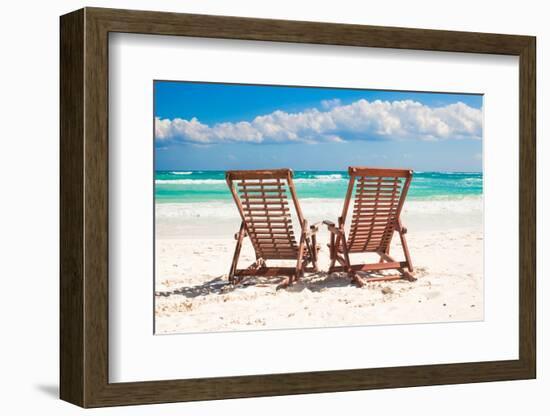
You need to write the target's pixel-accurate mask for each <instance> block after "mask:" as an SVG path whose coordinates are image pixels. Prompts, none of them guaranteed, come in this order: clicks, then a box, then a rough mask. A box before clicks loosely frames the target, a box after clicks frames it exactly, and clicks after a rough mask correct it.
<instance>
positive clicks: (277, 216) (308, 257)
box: [225, 169, 319, 287]
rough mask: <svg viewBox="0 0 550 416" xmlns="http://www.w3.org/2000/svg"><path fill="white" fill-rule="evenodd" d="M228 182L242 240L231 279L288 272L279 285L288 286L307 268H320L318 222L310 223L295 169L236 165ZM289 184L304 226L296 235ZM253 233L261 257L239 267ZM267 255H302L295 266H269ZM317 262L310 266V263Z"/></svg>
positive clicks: (237, 236) (278, 257)
mask: <svg viewBox="0 0 550 416" xmlns="http://www.w3.org/2000/svg"><path fill="white" fill-rule="evenodd" d="M225 177H226V181H227V185H228V186H229V189H230V190H231V194H232V195H233V199H234V200H235V203H236V204H237V208H238V209H239V214H240V216H241V220H242V223H241V227H240V229H239V232H238V233H237V234H235V239H236V240H237V245H236V247H235V254H234V255H233V262H232V263H231V269H230V271H229V281H230V282H231V283H234V284H235V283H238V282H240V281H241V280H242V279H243V278H244V277H246V276H287V277H286V279H285V280H284V281H283V283H281V284H280V285H279V287H285V286H287V285H288V284H291V283H293V282H294V281H295V280H296V279H298V278H300V277H301V276H302V275H303V273H304V271H314V272H316V271H317V254H318V250H319V249H318V247H317V242H316V237H315V233H316V232H317V230H318V227H317V225H311V226H309V227H308V223H307V221H306V220H305V219H304V216H303V214H302V210H301V209H300V203H299V202H298V198H297V196H296V190H295V188H294V182H293V181H292V177H293V173H292V171H291V170H290V169H275V170H233V171H227V172H226V174H225ZM287 188H288V191H289V193H290V196H291V200H292V204H293V205H294V208H295V212H296V216H297V218H298V222H299V227H300V230H299V231H298V234H299V236H300V237H299V242H297V241H296V238H295V234H294V229H293V227H292V219H291V211H290V204H289V201H288V198H287ZM245 237H249V238H250V241H251V243H252V246H253V247H254V251H255V253H256V261H255V262H254V263H253V264H252V265H251V266H250V267H248V268H246V269H240V270H239V269H237V262H238V260H239V255H240V252H241V247H242V242H243V240H244V238H245ZM267 260H296V266H295V267H267V264H266V261H267ZM310 263H311V264H312V267H311V268H308V269H306V266H307V265H308V264H310Z"/></svg>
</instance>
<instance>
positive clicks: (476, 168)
mask: <svg viewBox="0 0 550 416" xmlns="http://www.w3.org/2000/svg"><path fill="white" fill-rule="evenodd" d="M153 93H154V103H155V104H154V114H153V117H154V137H153V142H154V158H155V160H154V162H155V169H154V172H152V175H151V180H152V181H154V204H155V219H154V224H155V243H154V247H152V250H154V259H155V273H154V305H155V308H154V314H155V319H154V322H155V328H154V330H155V334H158V335H162V334H186V333H205V332H222V331H223V332H227V331H257V330H277V329H306V328H323V327H348V326H364V325H396V324H428V323H443V322H447V323H449V324H453V323H458V322H466V321H467V322H471V321H479V320H483V319H484V280H483V265H484V260H483V95H481V94H473V93H469V92H460V93H458V92H453V93H447V92H445V93H442V92H416V91H391V90H370V89H351V88H349V89H348V88H328V87H309V86H308V87H303V86H278V85H277V86H275V85H245V84H229V83H208V82H188V81H160V80H159V81H154V89H153Z"/></svg>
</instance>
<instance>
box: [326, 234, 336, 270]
mask: <svg viewBox="0 0 550 416" xmlns="http://www.w3.org/2000/svg"><path fill="white" fill-rule="evenodd" d="M329 244H330V247H329V251H330V266H329V267H328V272H329V273H330V272H331V271H332V269H333V267H334V265H335V264H336V239H335V238H334V233H330V243H329Z"/></svg>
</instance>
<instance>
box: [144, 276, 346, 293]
mask: <svg viewBox="0 0 550 416" xmlns="http://www.w3.org/2000/svg"><path fill="white" fill-rule="evenodd" d="M285 279H286V276H273V277H271V276H270V277H266V276H248V277H246V278H245V279H243V280H242V281H240V282H239V283H238V284H235V285H234V284H231V283H230V282H229V281H228V280H227V276H226V275H221V276H217V277H215V278H214V279H211V280H208V281H206V282H204V283H202V284H200V285H196V286H182V287H179V288H177V289H174V290H165V291H157V292H155V296H164V297H168V296H172V295H180V296H185V297H186V298H196V297H199V296H207V295H211V294H217V295H224V294H227V293H230V292H232V291H234V290H246V289H248V288H254V287H256V288H258V287H273V288H275V289H277V290H278V289H280V288H282V287H285V291H286V292H290V293H296V292H301V291H303V290H306V289H307V290H309V291H311V292H322V291H324V290H326V289H330V288H336V287H347V286H352V285H353V284H352V283H351V282H350V280H349V278H347V275H346V273H331V274H329V273H327V272H326V271H319V272H315V273H307V274H306V275H305V276H303V277H301V278H300V279H299V280H297V281H296V282H295V283H293V284H292V285H290V286H287V285H283V286H282V287H280V286H279V285H280V284H282V283H284V282H285Z"/></svg>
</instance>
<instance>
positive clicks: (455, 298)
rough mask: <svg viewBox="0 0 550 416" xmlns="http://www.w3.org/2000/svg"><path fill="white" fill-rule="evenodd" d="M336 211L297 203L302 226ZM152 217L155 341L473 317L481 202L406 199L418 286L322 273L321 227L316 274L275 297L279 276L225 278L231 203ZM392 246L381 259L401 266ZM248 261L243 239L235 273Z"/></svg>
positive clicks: (477, 314)
mask: <svg viewBox="0 0 550 416" xmlns="http://www.w3.org/2000/svg"><path fill="white" fill-rule="evenodd" d="M340 207H341V201H338V200H331V201H328V200H327V201H314V200H310V201H304V203H302V209H303V211H304V215H305V216H306V218H308V220H309V221H310V222H311V223H313V222H317V221H321V220H322V219H331V220H333V221H334V220H336V218H337V216H338V213H339V211H340V209H341V208H340ZM156 212H157V214H156V215H157V219H156V280H155V286H156V293H155V326H156V333H157V334H170V333H196V332H212V331H235V330H267V329H290V328H312V327H335V326H350V325H379V324H409V323H428V322H456V321H474V320H482V319H483V309H484V305H483V226H482V200H481V198H471V199H468V198H465V199H463V200H456V201H429V202H428V201H408V202H407V203H406V205H405V210H404V213H403V216H402V218H403V222H404V225H406V226H407V228H408V230H409V231H408V233H407V239H408V244H409V249H410V253H411V256H412V261H413V264H414V267H415V272H414V275H415V277H417V278H418V280H417V281H416V282H409V281H406V280H402V281H401V280H399V281H393V282H377V283H369V284H367V285H366V286H365V287H363V288H357V287H356V286H355V285H353V284H351V283H350V279H349V278H347V277H345V276H341V275H339V274H337V273H334V274H332V275H327V273H326V272H325V271H326V270H327V268H328V263H329V258H328V248H327V247H326V242H327V241H328V232H327V231H326V229H325V227H324V226H321V227H320V232H319V238H318V242H319V244H320V245H321V251H320V262H319V269H320V272H318V273H315V274H306V275H305V276H304V277H303V278H302V279H301V280H300V281H298V282H297V283H295V284H294V285H292V286H291V287H289V288H287V289H283V290H276V288H277V284H278V282H280V281H281V280H282V278H255V277H251V278H248V279H245V280H244V281H243V282H242V283H241V284H239V285H237V286H235V287H233V286H230V285H228V281H227V272H228V270H229V267H230V264H231V259H232V256H233V251H234V247H235V240H234V238H233V235H234V233H235V232H236V231H237V230H238V226H239V221H238V212H237V210H236V208H235V207H234V206H232V205H231V204H226V203H223V204H220V205H219V206H216V205H215V204H214V205H204V204H201V205H200V209H199V205H197V206H193V204H179V205H178V204H158V205H157V209H156ZM395 237H397V235H396V236H395ZM398 241H399V238H394V240H393V243H392V249H391V253H392V255H393V256H394V257H395V258H396V259H401V256H402V251H401V248H400V244H399V243H398ZM364 260H369V261H373V260H374V261H376V260H377V257H374V256H373V257H372V258H370V259H369V258H368V257H367V256H366V255H364V254H356V255H353V257H352V262H353V261H356V262H357V263H359V262H361V261H364ZM253 261H254V251H253V249H252V246H251V244H250V243H249V242H248V241H246V242H245V244H244V246H243V251H242V253H241V259H240V262H239V266H240V267H246V266H248V265H249V264H251V263H252V262H253ZM269 264H274V265H282V264H283V265H293V264H295V263H293V262H290V263H289V262H270V263H268V265H269Z"/></svg>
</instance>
